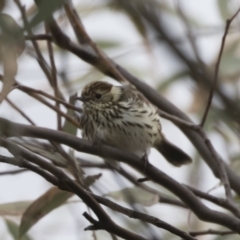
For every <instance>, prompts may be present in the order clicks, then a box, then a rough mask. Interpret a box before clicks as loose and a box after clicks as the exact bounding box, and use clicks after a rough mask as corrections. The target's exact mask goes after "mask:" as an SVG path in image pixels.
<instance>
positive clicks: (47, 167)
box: [0, 138, 146, 240]
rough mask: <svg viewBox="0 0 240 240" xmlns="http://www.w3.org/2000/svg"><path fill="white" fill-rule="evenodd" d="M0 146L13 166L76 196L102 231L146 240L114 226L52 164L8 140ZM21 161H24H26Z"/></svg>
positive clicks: (95, 205) (94, 202) (86, 193)
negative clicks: (9, 157)
mask: <svg viewBox="0 0 240 240" xmlns="http://www.w3.org/2000/svg"><path fill="white" fill-rule="evenodd" d="M0 145H1V146H3V147H5V148H7V149H8V151H9V152H10V153H11V154H13V155H14V156H15V158H13V159H12V162H13V163H14V164H15V165H16V164H19V166H24V167H26V168H29V169H30V170H32V169H33V168H34V170H33V171H35V172H36V173H38V174H39V175H41V176H43V177H44V178H45V179H46V180H47V181H49V182H51V183H52V184H54V185H56V186H58V187H59V188H60V189H63V190H66V191H70V192H73V193H75V194H76V195H78V196H79V197H80V198H81V199H82V201H83V202H84V203H85V204H86V205H87V206H89V207H90V208H91V209H92V211H93V212H94V213H95V214H96V216H97V217H98V219H99V222H100V223H101V224H102V225H103V226H104V228H103V229H105V230H107V231H109V232H111V233H113V234H116V235H118V236H120V237H122V238H124V239H128V240H132V239H134V240H146V239H145V238H143V237H141V236H139V235H137V234H135V233H132V232H130V231H128V230H126V229H124V228H121V227H120V226H118V225H116V224H115V223H114V222H113V221H112V220H111V218H110V217H109V216H108V215H107V214H106V212H105V211H104V210H103V209H102V207H101V206H100V205H99V203H98V202H97V201H96V200H95V199H94V198H93V197H92V196H91V195H90V194H89V193H88V192H87V191H86V190H85V189H83V188H82V187H81V186H80V185H79V184H77V183H76V182H75V181H74V180H72V179H71V178H70V177H68V176H67V175H66V174H65V173H64V172H63V171H62V170H61V169H58V168H57V167H55V166H54V165H53V164H51V163H49V162H47V161H44V160H43V159H42V158H40V157H38V156H36V155H34V154H32V153H31V152H29V151H27V150H25V149H23V148H21V147H19V146H18V145H17V144H15V143H13V142H11V141H9V140H5V139H3V138H0ZM16 159H17V161H19V163H18V162H17V163H16V161H15V160H16ZM23 159H26V160H27V161H25V160H23ZM28 161H29V162H31V163H29V162H28ZM32 163H33V164H35V165H38V166H39V167H40V168H39V167H38V166H34V165H33V164H32ZM10 164H11V163H10Z"/></svg>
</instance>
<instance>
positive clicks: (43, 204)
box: [19, 173, 102, 237]
mask: <svg viewBox="0 0 240 240" xmlns="http://www.w3.org/2000/svg"><path fill="white" fill-rule="evenodd" d="M101 176H102V174H101V173H100V174H96V175H90V176H87V177H86V178H85V185H86V186H90V185H92V184H93V183H94V182H95V181H96V180H98V179H99V178H100V177H101ZM73 195H74V194H73V193H71V192H66V191H62V190H60V189H58V188H57V187H52V188H50V189H49V190H48V191H47V192H46V193H44V194H43V195H42V196H41V197H39V198H38V199H37V200H35V201H34V202H33V203H32V204H31V205H30V206H29V207H28V208H27V210H26V211H25V212H24V214H23V216H22V220H21V224H20V230H19V237H21V236H23V235H24V234H25V233H26V232H27V231H28V230H29V229H30V228H31V227H32V226H33V225H34V224H35V223H37V222H38V221H39V220H40V219H41V218H43V217H44V216H45V215H47V214H48V213H50V212H51V211H53V210H54V209H56V208H58V207H59V206H61V205H62V204H64V203H65V202H66V201H67V200H68V199H69V198H70V197H72V196H73Z"/></svg>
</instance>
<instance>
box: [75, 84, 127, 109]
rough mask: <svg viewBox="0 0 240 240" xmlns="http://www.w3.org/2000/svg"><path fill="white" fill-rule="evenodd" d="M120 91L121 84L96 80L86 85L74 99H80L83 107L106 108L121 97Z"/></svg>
mask: <svg viewBox="0 0 240 240" xmlns="http://www.w3.org/2000/svg"><path fill="white" fill-rule="evenodd" d="M122 92H123V89H122V87H121V86H114V85H112V84H110V83H107V82H101V81H96V82H92V83H89V84H88V85H86V86H85V87H84V89H83V90H82V94H81V96H80V97H77V98H76V100H80V101H82V102H83V107H93V108H107V107H108V106H111V105H113V104H116V103H117V102H118V101H119V100H120V99H121V95H122Z"/></svg>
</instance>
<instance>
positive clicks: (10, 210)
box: [0, 201, 32, 216]
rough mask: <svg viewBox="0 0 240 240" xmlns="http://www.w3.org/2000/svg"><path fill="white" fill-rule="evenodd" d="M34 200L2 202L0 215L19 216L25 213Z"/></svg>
mask: <svg viewBox="0 0 240 240" xmlns="http://www.w3.org/2000/svg"><path fill="white" fill-rule="evenodd" d="M31 203H32V201H19V202H10V203H2V204H0V215H1V216H5V215H8V216H19V215H22V214H23V213H24V211H25V210H26V209H27V208H28V206H29V205H30V204H31Z"/></svg>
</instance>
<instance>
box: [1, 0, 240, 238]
mask: <svg viewBox="0 0 240 240" xmlns="http://www.w3.org/2000/svg"><path fill="white" fill-rule="evenodd" d="M36 2H37V4H38V5H39V8H37V7H36V5H35V4H34V1H32V2H31V5H30V6H29V7H28V8H27V9H26V14H27V17H28V22H29V26H28V27H30V28H32V31H33V34H34V35H37V34H45V28H44V24H43V23H44V21H48V20H50V18H51V15H52V14H54V16H55V18H56V19H57V21H58V23H59V25H60V26H61V27H62V30H63V31H66V34H67V35H68V36H69V38H70V39H72V40H73V41H75V42H76V39H75V37H74V36H73V34H72V30H69V29H70V25H69V21H68V19H67V17H66V15H65V13H64V11H63V9H62V5H63V4H64V1H63V0H60V1H53V0H52V1H47V0H42V1H40V0H38V1H36ZM149 2H150V1H149ZM153 2H155V3H156V8H157V10H158V11H159V15H161V17H162V19H163V22H164V24H165V25H166V27H167V29H168V30H169V32H171V33H172V35H173V36H174V40H175V42H176V43H177V44H178V45H179V46H180V47H181V48H183V49H187V52H189V53H191V54H190V55H191V56H192V55H193V56H194V54H192V53H193V49H192V48H191V44H189V42H190V40H191V39H189V37H188V36H187V34H186V31H185V30H186V29H185V30H184V29H182V28H180V27H179V26H178V25H181V24H182V19H181V17H180V16H179V12H178V10H177V6H176V5H174V4H171V3H170V1H166V0H165V1H164V0H159V1H153ZM179 3H180V4H182V3H181V1H179ZM215 3H216V9H215V11H216V13H215V14H217V15H219V16H220V18H221V25H220V26H217V27H216V26H211V25H208V24H206V22H204V21H202V22H201V18H199V17H197V16H194V14H192V13H191V10H189V9H188V7H187V6H186V5H184V6H183V9H184V11H183V13H184V14H185V15H186V19H187V20H188V24H189V26H190V29H187V30H189V31H190V32H191V33H192V35H193V38H194V39H195V43H196V45H197V50H198V52H199V55H200V57H201V56H202V54H201V52H202V51H204V45H201V41H200V40H202V39H204V40H205V41H206V40H208V38H211V36H213V37H214V36H215V37H216V36H217V37H218V38H219V43H218V45H219V46H218V47H219V48H220V39H221V37H222V34H223V31H224V24H225V20H226V19H228V18H229V17H231V16H232V14H233V11H232V10H233V7H232V5H231V1H228V0H216V1H215ZM5 4H6V1H0V10H1V11H2V10H4V9H5ZM74 7H75V9H76V11H77V12H78V13H79V15H80V17H82V20H83V23H84V24H85V23H86V29H87V30H89V34H90V35H91V37H92V38H93V40H94V41H95V43H96V44H97V45H98V46H99V47H100V48H101V49H102V50H103V51H104V52H106V53H107V55H108V56H110V57H112V58H114V60H116V61H117V62H119V63H120V64H121V65H123V66H124V67H126V68H127V69H128V70H129V71H130V72H132V73H133V74H135V75H137V76H139V77H140V78H141V79H143V80H145V81H146V82H149V84H151V85H152V86H153V87H155V89H156V90H157V91H159V93H160V94H164V96H166V97H167V98H169V99H170V100H171V102H173V103H174V104H176V105H178V102H177V100H176V99H178V98H176V99H175V97H174V95H173V94H172V95H170V94H169V93H171V91H173V92H174V94H175V92H176V91H174V89H175V87H176V86H177V87H179V88H180V90H179V91H178V94H179V95H180V96H181V97H182V98H184V97H185V96H184V94H185V92H187V93H188V94H189V95H190V100H189V102H188V104H187V106H186V107H185V109H182V111H185V112H187V113H188V114H189V116H190V117H191V118H192V119H194V120H195V122H196V123H198V122H200V119H201V117H202V114H203V111H204V109H205V107H206V102H207V98H208V95H209V89H206V88H205V87H204V86H203V85H202V84H201V81H199V82H195V81H192V76H191V74H190V71H189V70H188V69H186V67H185V66H184V65H183V64H182V63H181V62H179V61H178V60H176V59H175V58H173V57H172V53H171V52H169V51H168V49H167V48H166V45H165V44H164V42H163V41H162V39H160V40H159V41H157V40H156V36H155V35H154V34H152V32H151V31H150V29H149V28H148V25H147V24H146V22H145V21H143V20H141V19H140V18H139V17H138V14H137V13H136V12H134V11H130V10H129V11H127V10H124V9H123V8H121V7H120V6H119V3H118V1H101V2H100V1H99V2H96V1H94V3H93V2H92V1H74ZM206 9H207V6H206ZM185 10H187V11H185ZM123 13H124V14H123ZM101 14H102V15H101ZM104 14H105V15H107V14H109V20H108V21H106V20H105V21H103V22H101V20H102V19H101V17H103V18H104V16H103V15H104ZM118 17H119V19H120V20H119V19H118ZM122 17H124V21H127V23H128V24H129V26H131V28H130V29H131V31H132V32H134V34H135V35H137V36H136V37H135V39H138V40H134V41H135V42H134V43H132V42H131V44H130V43H128V42H126V40H125V41H124V37H123V38H121V37H120V36H121V34H122V35H124V34H126V35H127V34H128V32H129V30H127V31H126V33H125V29H124V27H123V25H118V24H119V22H121V21H123V18H122ZM203 17H204V16H202V18H203ZM111 18H112V19H111ZM115 18H116V21H115ZM89 19H90V20H89ZM88 20H89V22H88ZM91 21H94V24H93V25H91ZM19 22H20V21H19V19H17V18H16V17H15V16H14V15H13V14H12V15H11V14H5V13H0V28H1V42H0V44H1V45H0V47H1V48H0V51H1V55H0V57H1V60H2V61H3V62H4V61H5V65H4V64H3V65H4V66H5V67H4V71H5V70H7V72H9V76H8V78H7V81H5V82H4V87H5V88H4V87H3V90H2V98H4V97H5V96H6V95H7V94H8V93H9V92H10V91H11V90H12V86H13V84H14V78H15V75H16V74H17V70H18V69H17V64H16V63H17V58H18V56H20V55H21V54H22V55H23V56H24V57H26V56H27V57H28V58H29V57H30V58H31V60H30V61H35V60H37V61H38V62H39V59H38V58H36V56H35V52H34V51H35V50H34V48H33V47H32V45H30V44H29V43H28V42H27V44H26V45H25V38H24V35H23V30H22V28H24V27H20V26H19ZM108 24H109V25H108ZM111 24H113V25H114V29H113V30H115V29H117V32H118V33H119V35H117V34H116V36H115V35H114V34H115V32H114V31H113V33H112V32H111V33H109V32H108V34H106V32H107V31H106V30H107V29H108V27H109V28H110V27H111ZM124 24H125V22H124ZM175 26H176V28H175ZM238 28H239V25H238V22H237V21H236V22H234V23H233V24H232V27H231V29H230V30H231V31H230V33H229V35H228V37H227V41H226V44H225V48H224V52H223V56H222V59H221V65H220V72H219V73H220V74H219V81H218V86H219V87H220V88H222V89H224V93H225V94H226V95H227V96H228V97H230V98H231V99H232V100H233V101H234V102H235V103H236V104H240V81H239V78H240V68H239V66H240V44H239V43H240V37H239V33H238ZM175 29H176V30H177V31H176V32H175ZM179 29H180V30H179ZM24 30H26V26H25V28H24ZM24 34H25V35H27V33H26V31H25V32H24ZM215 34H216V35H215ZM127 37H128V36H127ZM127 37H126V39H129V38H127ZM118 38H119V39H118ZM37 43H38V47H39V49H40V51H41V52H42V53H43V56H44V59H45V58H46V54H47V53H48V48H47V45H46V43H45V41H37ZM189 46H190V47H189ZM81 47H82V46H81ZM53 50H54V55H55V56H54V57H55V60H56V62H57V78H58V86H59V88H60V90H61V91H62V92H63V93H64V97H65V99H68V98H69V96H68V94H67V93H69V88H70V90H71V93H72V92H73V91H74V92H76V91H78V90H79V89H80V88H82V86H84V85H85V84H86V83H88V82H90V81H92V80H97V79H103V80H109V78H107V77H105V76H104V75H103V74H102V73H99V72H98V71H97V70H96V69H95V68H93V67H91V66H89V65H87V64H85V63H83V62H82V61H80V60H79V59H77V60H76V59H75V58H73V59H72V55H71V54H70V53H68V52H65V51H64V57H61V56H63V55H61V54H62V52H63V50H59V48H57V47H56V46H54V48H53ZM167 51H168V52H167ZM6 52H7V53H10V54H7V55H6V54H5V53H6ZM166 52H167V53H166ZM203 55H204V54H203ZM68 56H70V57H69V58H68ZM217 56H218V49H217V51H216V52H215V56H214V57H212V58H210V59H207V60H205V61H204V60H203V59H201V60H202V61H203V63H204V66H205V68H206V69H207V70H208V71H209V72H210V73H213V72H214V69H215V64H216V61H217ZM24 57H23V58H20V59H19V61H22V62H23V63H24V64H25V65H26V66H27V68H26V69H27V70H26V73H27V74H28V75H26V78H25V79H24V81H25V80H26V81H27V80H31V83H32V82H33V80H35V77H36V76H37V75H38V74H39V73H36V72H35V70H34V69H31V67H28V62H27V61H29V60H26V59H24ZM4 59H5V60H4ZM193 60H194V61H197V59H193ZM45 61H46V64H47V69H50V64H49V62H48V60H47V58H46V59H45ZM9 62H10V63H11V64H9ZM6 63H7V64H6ZM7 67H11V69H10V70H9V71H8V68H7ZM166 69H167V70H166ZM39 72H40V71H39ZM5 75H6V74H5ZM42 82H44V84H45V85H41V87H39V86H36V87H39V88H43V89H44V90H46V91H48V92H51V91H52V90H53V89H50V87H49V86H48V85H47V83H46V82H47V81H45V79H44V80H43V79H42ZM182 91H183V92H184V93H183V94H182ZM69 103H71V104H74V102H73V101H72V99H70V101H69ZM19 105H20V104H19ZM37 106H38V105H35V106H34V107H36V108H37ZM61 110H63V111H64V112H66V113H67V114H68V115H70V116H73V115H74V112H73V110H71V109H65V108H61ZM9 111H12V109H10V110H9ZM43 115H44V116H43V117H48V116H45V114H44V113H43ZM205 129H206V132H207V134H208V135H209V136H210V137H211V136H217V137H218V140H219V141H221V142H222V144H223V145H224V146H225V148H226V149H227V150H226V151H223V149H221V152H224V154H225V159H226V160H227V161H228V162H229V163H230V166H231V167H232V169H234V170H235V171H236V172H238V173H240V148H239V142H240V141H239V123H238V122H237V121H233V120H232V119H231V118H230V117H229V114H228V109H226V108H224V106H223V104H222V103H221V100H220V99H219V98H217V97H216V98H214V101H213V104H212V106H211V109H210V112H209V114H208V118H207V122H206V126H205ZM62 130H63V131H65V132H67V133H71V134H73V135H76V134H77V128H76V127H75V126H73V125H72V124H71V123H69V121H67V120H65V121H63V125H62ZM173 137H174V136H173ZM18 144H20V145H21V146H23V147H24V148H26V149H28V150H29V151H31V152H33V153H35V154H37V155H39V156H41V157H43V159H45V160H48V161H50V162H53V163H55V164H57V165H58V166H59V165H60V166H62V165H64V164H66V161H65V159H64V157H63V156H62V155H61V154H60V153H59V152H57V151H56V150H55V149H54V148H53V147H52V146H51V145H50V144H49V143H45V142H44V143H43V142H31V141H28V140H26V139H25V140H24V141H23V140H21V141H18ZM66 152H68V154H69V155H70V157H73V158H74V159H75V155H74V154H75V153H74V154H73V152H72V151H71V150H69V151H68V150H66ZM192 156H195V157H194V158H195V162H194V163H195V164H194V166H192V167H191V171H185V172H184V174H185V179H187V180H186V181H187V183H189V184H191V185H193V186H195V187H196V188H201V187H202V183H201V181H203V178H205V174H206V173H205V172H204V167H203V166H202V165H203V161H202V159H201V158H200V157H199V155H198V153H197V152H196V151H195V150H194V149H193V150H192ZM189 169H190V168H189ZM97 170H98V172H97V173H96V174H94V175H91V174H88V173H89V172H88V170H87V171H86V176H85V184H86V185H88V186H90V185H92V184H93V183H94V182H95V181H96V180H98V179H99V178H100V177H101V174H99V169H97ZM163 170H164V169H163ZM84 171H85V169H84ZM101 173H103V174H104V173H105V172H104V170H103V171H102V172H101ZM107 180H108V182H107V184H106V185H104V186H103V184H102V182H101V183H100V184H99V185H98V184H95V185H96V186H94V187H95V188H96V189H97V190H98V191H99V192H100V193H101V195H102V196H107V197H110V198H112V199H114V200H116V201H122V202H124V203H125V204H135V203H138V204H139V205H141V207H143V209H145V208H144V206H147V207H149V206H153V207H156V206H158V205H157V204H158V202H159V196H158V195H156V194H150V193H148V192H146V191H144V190H142V189H140V188H138V187H123V186H122V188H121V189H120V190H118V191H111V190H109V188H110V185H111V183H112V181H114V179H110V180H109V179H107ZM116 181H117V180H116ZM99 182H100V181H99ZM119 182H120V181H119ZM97 183H98V182H97ZM103 183H104V182H103ZM119 185H120V184H119ZM208 187H209V188H210V187H212V186H208ZM205 189H206V188H205ZM103 192H105V194H103ZM168 194H169V193H168ZM169 195H170V194H169ZM71 196H72V194H71V193H68V192H64V191H61V190H59V189H57V188H56V187H54V188H51V189H50V190H49V191H47V192H46V193H44V194H43V195H42V196H40V197H39V198H38V199H36V200H35V201H33V202H28V201H26V202H24V201H23V202H20V201H16V202H9V203H4V204H0V215H1V216H5V215H12V216H15V215H22V221H21V225H20V231H19V226H18V225H17V224H15V223H14V222H12V221H10V220H5V222H6V225H7V228H8V231H9V233H10V234H11V236H12V237H13V239H18V234H20V236H22V235H23V234H25V233H26V232H27V231H28V230H29V229H30V228H31V227H32V226H33V225H34V224H35V223H37V222H38V221H39V220H40V219H41V218H43V217H44V216H46V215H47V214H48V213H50V212H51V211H53V210H54V209H56V208H58V207H59V206H61V205H63V204H64V203H66V201H67V200H68V199H69V198H70V197H71ZM235 201H236V202H237V203H238V204H239V196H235ZM30 203H31V205H30V206H29V204H30ZM148 209H150V210H149V212H150V213H151V214H152V215H154V214H158V213H159V212H158V211H156V212H154V210H153V211H152V212H151V208H150V207H149V208H148ZM154 209H156V208H154ZM159 211H160V212H161V210H159ZM172 211H174V210H172ZM169 215H172V216H173V217H174V215H175V213H174V212H170V213H169ZM114 217H115V216H114ZM119 218H120V217H119ZM185 220H186V219H184V221H185ZM123 224H125V225H127V226H128V227H129V228H130V229H134V230H135V231H136V232H139V233H142V231H143V228H141V227H140V226H141V224H139V222H130V221H129V222H128V221H126V220H124V221H123ZM191 224H192V225H193V226H194V229H195V230H202V229H203V228H205V227H206V225H205V224H203V223H202V222H201V221H199V220H196V221H195V220H193V221H192V222H191ZM183 225H184V224H183V221H182V222H180V223H179V224H178V225H177V224H176V225H175V226H176V227H179V228H181V229H187V228H186V226H183ZM78 227H79V226H78ZM81 227H82V226H81ZM156 231H158V233H159V232H160V233H161V230H159V229H157V230H156ZM83 238H84V237H83ZM29 239H30V237H28V236H26V235H25V236H23V237H22V238H21V240H29ZM99 239H102V238H99ZM162 239H164V240H174V239H179V238H177V237H176V236H174V235H173V234H171V233H168V232H164V234H163V237H162ZM202 239H205V238H204V237H202ZM208 239H211V240H228V239H231V240H235V239H236V240H237V239H239V237H238V236H235V235H230V236H217V237H216V236H210V237H208Z"/></svg>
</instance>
